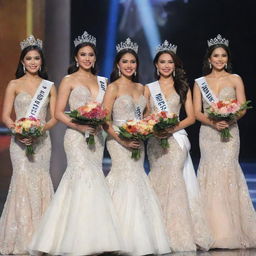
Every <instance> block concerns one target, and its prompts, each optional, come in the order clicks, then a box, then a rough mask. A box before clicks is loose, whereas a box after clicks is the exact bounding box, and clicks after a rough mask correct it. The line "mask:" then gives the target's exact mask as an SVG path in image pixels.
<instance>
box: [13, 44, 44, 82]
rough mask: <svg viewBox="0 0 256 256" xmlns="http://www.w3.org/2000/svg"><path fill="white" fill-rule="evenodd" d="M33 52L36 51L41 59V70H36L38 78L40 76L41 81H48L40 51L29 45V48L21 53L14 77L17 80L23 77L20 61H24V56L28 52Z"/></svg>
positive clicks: (35, 46) (36, 47) (38, 48)
mask: <svg viewBox="0 0 256 256" xmlns="http://www.w3.org/2000/svg"><path fill="white" fill-rule="evenodd" d="M33 50H35V51H37V52H38V53H39V55H40V57H41V60H42V65H41V68H40V70H38V76H40V77H41V78H43V79H48V74H47V70H46V67H45V58H44V55H43V52H42V49H41V48H40V47H38V46H37V45H30V46H28V47H26V48H24V49H23V50H22V51H21V53H20V59H19V64H18V67H17V70H16V73H15V76H16V78H17V79H18V78H20V77H22V76H24V75H25V73H24V69H23V64H22V61H23V60H24V58H25V56H26V54H27V53H28V52H29V51H33Z"/></svg>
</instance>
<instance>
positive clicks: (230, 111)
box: [206, 99, 252, 141]
mask: <svg viewBox="0 0 256 256" xmlns="http://www.w3.org/2000/svg"><path fill="white" fill-rule="evenodd" d="M250 102H251V101H250V100H248V101H246V102H245V103H243V104H240V103H239V102H238V101H237V100H236V99H230V100H223V101H222V100H220V101H218V102H217V103H213V104H211V106H210V107H209V108H207V109H206V113H207V115H208V117H209V118H210V119H211V120H213V121H216V122H218V121H226V122H232V121H235V120H236V119H237V118H238V117H239V116H240V114H241V112H242V111H243V110H246V109H250V108H252V107H251V106H249V104H250ZM220 134H221V139H222V140H223V141H228V140H229V139H230V138H231V137H232V135H231V134H230V131H229V128H228V127H227V128H225V129H223V130H221V131H220Z"/></svg>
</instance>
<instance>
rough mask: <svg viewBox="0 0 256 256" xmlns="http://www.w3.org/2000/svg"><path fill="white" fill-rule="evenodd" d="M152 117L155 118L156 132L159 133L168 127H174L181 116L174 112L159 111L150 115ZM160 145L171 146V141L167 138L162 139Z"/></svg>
mask: <svg viewBox="0 0 256 256" xmlns="http://www.w3.org/2000/svg"><path fill="white" fill-rule="evenodd" d="M150 117H151V119H153V120H155V125H154V127H153V130H154V132H156V133H159V132H163V131H166V130H167V129H168V128H171V127H174V126H176V125H177V124H178V123H179V118H178V116H177V115H176V114H174V113H168V112H164V111H162V112H159V113H153V114H151V115H150ZM160 145H161V146H162V148H164V149H166V148H168V147H169V142H168V139H167V138H161V139H160Z"/></svg>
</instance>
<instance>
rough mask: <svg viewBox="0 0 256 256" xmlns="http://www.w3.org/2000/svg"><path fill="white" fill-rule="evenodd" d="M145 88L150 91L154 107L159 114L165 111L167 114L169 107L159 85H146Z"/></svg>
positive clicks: (156, 82)
mask: <svg viewBox="0 0 256 256" xmlns="http://www.w3.org/2000/svg"><path fill="white" fill-rule="evenodd" d="M147 87H148V89H149V91H150V94H151V96H152V98H153V100H154V103H155V105H156V106H157V108H158V110H159V112H161V111H166V112H169V107H168V104H167V102H166V99H165V97H164V95H163V93H162V91H161V88H160V84H159V82H158V81H155V82H153V83H150V84H147Z"/></svg>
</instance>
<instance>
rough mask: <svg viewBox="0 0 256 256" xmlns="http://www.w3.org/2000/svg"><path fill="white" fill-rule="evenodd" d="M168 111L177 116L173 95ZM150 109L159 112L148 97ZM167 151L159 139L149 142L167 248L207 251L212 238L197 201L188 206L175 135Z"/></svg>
mask: <svg viewBox="0 0 256 256" xmlns="http://www.w3.org/2000/svg"><path fill="white" fill-rule="evenodd" d="M166 103H167V104H168V108H169V109H170V111H171V112H173V113H175V114H176V115H177V116H179V112H180V108H181V104H180V96H179V95H178V94H177V93H176V92H174V93H173V94H171V95H170V97H169V98H167V99H166ZM150 105H151V110H152V111H153V112H158V110H157V107H156V106H155V105H154V101H153V98H152V97H150ZM168 142H169V145H170V146H169V148H168V149H167V150H165V149H163V148H162V147H161V145H160V140H159V139H158V138H155V137H152V138H150V139H149V141H148V145H147V152H148V159H149V163H150V173H149V178H150V181H151V183H152V185H153V188H154V190H155V191H156V194H157V196H158V198H159V200H160V203H161V207H162V210H163V215H164V220H165V225H166V227H167V232H168V236H169V238H170V247H171V249H172V250H173V251H175V252H182V251H196V249H197V247H199V248H201V249H203V250H208V249H209V247H210V245H211V243H212V239H211V235H210V230H209V228H208V225H207V223H206V218H205V215H204V212H203V208H202V205H201V202H200V200H194V201H193V202H192V203H193V204H189V197H188V194H187V190H186V185H185V181H184V177H183V168H184V164H185V160H186V157H187V154H188V152H187V150H185V149H182V148H181V147H180V146H179V144H178V142H177V141H176V139H175V138H174V136H170V137H169V138H168Z"/></svg>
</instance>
